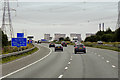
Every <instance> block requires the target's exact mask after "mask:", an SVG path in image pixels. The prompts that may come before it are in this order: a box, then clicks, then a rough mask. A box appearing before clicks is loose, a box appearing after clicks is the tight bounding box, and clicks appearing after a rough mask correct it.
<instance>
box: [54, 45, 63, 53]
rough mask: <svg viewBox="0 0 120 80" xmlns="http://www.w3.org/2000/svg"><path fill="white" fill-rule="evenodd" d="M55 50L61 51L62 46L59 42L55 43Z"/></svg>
mask: <svg viewBox="0 0 120 80" xmlns="http://www.w3.org/2000/svg"><path fill="white" fill-rule="evenodd" d="M57 50H61V51H63V46H62V45H61V44H56V45H55V51H57Z"/></svg>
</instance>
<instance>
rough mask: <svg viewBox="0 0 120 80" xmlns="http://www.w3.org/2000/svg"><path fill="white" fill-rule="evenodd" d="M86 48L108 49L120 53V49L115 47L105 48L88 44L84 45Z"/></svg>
mask: <svg viewBox="0 0 120 80" xmlns="http://www.w3.org/2000/svg"><path fill="white" fill-rule="evenodd" d="M84 45H85V46H88V47H94V48H101V49H108V50H113V51H118V52H120V48H118V47H113V46H104V45H96V44H92V43H90V44H88V43H84Z"/></svg>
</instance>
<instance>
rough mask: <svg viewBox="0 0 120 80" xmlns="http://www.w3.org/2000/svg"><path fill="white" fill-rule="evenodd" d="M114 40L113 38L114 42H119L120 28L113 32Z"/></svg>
mask: <svg viewBox="0 0 120 80" xmlns="http://www.w3.org/2000/svg"><path fill="white" fill-rule="evenodd" d="M114 38H115V40H116V41H118V42H120V28H118V29H117V30H115V35H114Z"/></svg>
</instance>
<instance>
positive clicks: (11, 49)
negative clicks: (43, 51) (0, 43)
mask: <svg viewBox="0 0 120 80" xmlns="http://www.w3.org/2000/svg"><path fill="white" fill-rule="evenodd" d="M32 47H33V45H32V44H27V46H25V47H20V48H18V47H12V46H10V45H9V46H4V47H3V48H2V54H8V53H12V52H17V51H18V49H19V50H26V49H30V48H32Z"/></svg>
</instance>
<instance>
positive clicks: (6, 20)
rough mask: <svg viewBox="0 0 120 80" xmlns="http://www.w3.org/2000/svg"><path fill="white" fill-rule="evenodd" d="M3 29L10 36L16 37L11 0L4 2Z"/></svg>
mask: <svg viewBox="0 0 120 80" xmlns="http://www.w3.org/2000/svg"><path fill="white" fill-rule="evenodd" d="M1 29H2V31H3V32H4V33H5V34H7V36H8V38H13V37H14V32H13V27H12V21H11V14H10V6H9V0H4V3H3V18H2V27H1Z"/></svg>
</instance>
